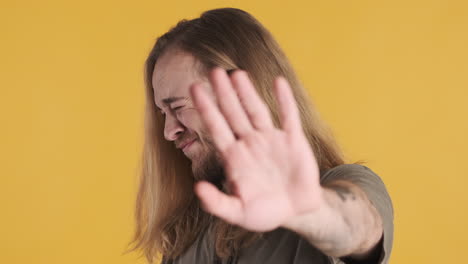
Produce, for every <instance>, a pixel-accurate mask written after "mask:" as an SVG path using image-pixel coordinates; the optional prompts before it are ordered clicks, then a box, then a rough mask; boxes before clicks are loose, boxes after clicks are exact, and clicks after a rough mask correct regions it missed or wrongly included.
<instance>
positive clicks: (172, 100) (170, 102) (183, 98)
mask: <svg viewBox="0 0 468 264" xmlns="http://www.w3.org/2000/svg"><path fill="white" fill-rule="evenodd" d="M179 100H187V97H174V96H171V97H168V98H164V99H162V102H163V103H164V104H165V105H170V104H172V103H174V102H176V101H179ZM156 107H157V108H158V109H159V110H161V108H159V107H158V106H157V105H156Z"/></svg>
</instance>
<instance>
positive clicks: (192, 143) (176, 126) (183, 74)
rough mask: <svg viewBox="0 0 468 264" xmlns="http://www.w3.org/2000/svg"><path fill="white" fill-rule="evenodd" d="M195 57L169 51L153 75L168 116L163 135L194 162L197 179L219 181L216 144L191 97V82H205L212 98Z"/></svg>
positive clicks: (159, 102) (158, 99) (157, 99)
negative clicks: (197, 66) (199, 71)
mask: <svg viewBox="0 0 468 264" xmlns="http://www.w3.org/2000/svg"><path fill="white" fill-rule="evenodd" d="M195 63H196V61H195V58H194V57H193V56H192V55H190V54H188V53H183V52H171V51H169V52H166V53H164V54H163V55H162V56H161V57H159V59H158V61H157V62H156V66H155V70H154V72H153V76H152V84H153V87H154V95H155V98H154V100H155V104H156V106H157V107H158V108H159V109H160V111H161V112H162V113H163V114H164V116H165V124H164V137H165V139H166V140H169V141H173V142H174V144H175V147H177V148H179V149H180V150H182V151H183V153H184V154H185V156H187V158H189V159H190V160H191V162H192V171H193V174H194V176H195V179H197V180H208V181H211V182H213V183H215V184H216V185H219V183H220V181H222V180H223V177H224V176H223V171H222V168H221V163H220V159H219V157H218V155H217V154H216V151H215V147H214V145H213V142H212V140H211V138H210V137H209V135H208V134H207V132H206V129H205V127H204V125H203V123H202V121H201V118H200V116H199V113H198V111H197V110H196V109H195V108H194V104H193V102H192V99H191V97H190V90H189V88H190V86H191V85H192V84H193V83H196V82H197V83H202V85H203V87H204V88H205V89H206V90H207V91H208V92H209V94H210V95H211V97H212V99H213V100H215V97H214V94H213V93H212V89H211V86H210V83H209V81H208V80H207V79H206V78H205V77H204V76H200V74H199V73H198V72H197V68H196V64H195Z"/></svg>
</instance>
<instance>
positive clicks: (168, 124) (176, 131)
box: [164, 113, 185, 141]
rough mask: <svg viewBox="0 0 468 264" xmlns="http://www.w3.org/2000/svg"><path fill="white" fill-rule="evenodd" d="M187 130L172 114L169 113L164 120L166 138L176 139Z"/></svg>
mask: <svg viewBox="0 0 468 264" xmlns="http://www.w3.org/2000/svg"><path fill="white" fill-rule="evenodd" d="M184 130H185V127H184V126H183V125H182V123H180V121H179V120H177V118H175V117H173V116H172V114H170V113H167V114H166V119H165V121H164V138H165V139H166V140H169V141H174V140H176V139H177V138H178V137H179V136H180V134H182V133H183V132H184Z"/></svg>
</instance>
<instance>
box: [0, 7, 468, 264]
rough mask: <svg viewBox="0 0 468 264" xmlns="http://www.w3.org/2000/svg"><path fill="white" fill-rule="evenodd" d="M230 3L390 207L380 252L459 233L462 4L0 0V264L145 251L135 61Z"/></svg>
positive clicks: (446, 257) (458, 237)
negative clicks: (261, 28)
mask: <svg viewBox="0 0 468 264" xmlns="http://www.w3.org/2000/svg"><path fill="white" fill-rule="evenodd" d="M225 6H233V7H239V8H243V9H245V10H246V11H248V12H250V13H252V14H253V15H254V16H255V17H257V18H258V19H259V20H260V21H261V22H262V23H263V24H264V25H265V26H266V27H267V28H269V29H270V30H271V32H272V33H273V35H274V36H275V37H276V38H277V40H278V41H279V42H280V44H281V45H282V47H283V48H284V49H285V51H286V53H287V55H288V56H289V58H290V59H291V61H292V63H293V65H294V66H295V68H296V70H297V72H298V74H299V76H300V78H301V80H302V81H303V82H304V83H305V84H306V86H307V88H308V90H309V92H310V94H311V96H312V98H313V100H314V101H315V103H316V104H317V106H318V108H319V110H320V112H321V114H322V115H323V117H324V119H325V120H326V121H328V123H329V125H330V126H331V127H332V129H333V131H334V133H335V135H336V136H337V138H338V141H339V143H340V144H341V145H342V146H343V148H344V149H345V151H346V153H347V155H348V156H349V157H350V160H351V161H354V160H358V159H365V160H368V161H369V163H368V166H369V167H370V168H372V169H373V170H374V171H375V172H377V173H378V174H379V175H380V176H381V177H382V178H383V180H384V182H385V183H386V185H387V188H388V190H389V192H390V194H391V197H392V199H393V203H394V207H395V241H394V250H393V254H392V258H391V263H411V264H413V263H462V262H464V260H463V258H464V252H465V250H466V246H467V245H468V239H467V236H468V229H467V227H466V224H467V223H468V221H467V220H468V210H467V209H468V205H467V203H468V198H467V195H466V193H467V190H466V185H467V184H468V179H467V176H468V173H467V162H466V158H467V155H466V150H467V149H468V140H467V139H466V136H467V135H468V122H467V116H468V107H467V99H468V93H467V88H468V78H467V75H468V52H467V50H468V48H467V47H468V4H467V2H466V1H462V0H460V1H447V0H445V1H444V0H439V1H428V0H426V1H402V0H400V1H337V0H334V1H295V2H294V1H290V2H287V1H177V0H175V1H115V0H114V1H109V0H107V1H91V0H86V1H51V0H41V1H33V0H29V1H5V0H2V2H1V6H0V34H1V41H0V74H1V78H0V89H1V93H0V122H1V123H0V124H1V130H0V133H1V135H0V149H1V152H0V153H1V156H0V158H1V166H0V176H1V184H0V202H1V208H0V210H1V211H0V212H1V219H0V263H9V264H13V263H44V264H46V263H47V264H55V263H67V264H73V263H80V264H83V263H113V264H117V263H144V262H143V260H141V259H140V260H137V255H136V254H128V255H121V252H122V251H123V250H124V246H125V244H126V243H127V241H128V240H129V239H130V236H131V232H132V229H133V218H132V214H133V200H134V196H135V192H136V186H137V181H136V175H137V173H138V170H137V168H138V164H137V162H138V159H139V154H140V149H141V140H142V125H143V123H142V117H143V63H144V60H145V58H146V56H147V54H148V52H149V50H150V48H151V47H152V45H153V44H154V40H155V38H156V37H157V36H159V35H160V34H162V33H163V32H165V31H166V30H168V29H169V27H170V26H172V25H174V24H175V23H176V22H177V21H178V20H179V19H182V18H192V17H195V16H198V15H199V14H200V13H201V12H202V11H204V10H206V9H211V8H215V7H225Z"/></svg>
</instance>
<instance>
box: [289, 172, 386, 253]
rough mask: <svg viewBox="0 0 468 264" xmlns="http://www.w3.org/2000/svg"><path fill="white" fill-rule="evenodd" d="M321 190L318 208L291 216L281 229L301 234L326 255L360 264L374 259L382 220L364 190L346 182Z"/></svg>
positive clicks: (334, 183) (379, 239) (330, 185)
mask: <svg viewBox="0 0 468 264" xmlns="http://www.w3.org/2000/svg"><path fill="white" fill-rule="evenodd" d="M322 187H323V192H322V193H323V201H324V202H323V203H322V205H321V207H320V208H319V209H318V210H316V211H314V212H312V213H304V214H301V215H298V216H296V217H294V218H293V219H291V220H290V221H288V222H287V223H286V224H285V225H284V227H286V228H288V229H290V230H292V231H294V232H296V233H298V234H299V235H302V236H303V237H305V238H306V239H307V240H308V241H309V242H310V243H311V244H312V245H314V246H315V247H316V248H318V249H319V250H321V251H322V252H324V253H325V254H326V255H329V256H333V257H345V256H346V257H347V258H349V259H354V260H362V261H364V260H368V259H374V258H377V257H378V253H379V249H380V247H379V245H380V244H379V242H380V241H381V239H382V235H383V227H382V219H381V217H380V215H379V213H378V211H377V210H376V209H375V207H374V206H373V205H372V204H371V202H370V201H369V200H368V199H367V197H366V194H365V193H364V191H362V190H361V189H360V188H359V187H358V186H357V185H355V184H353V183H351V182H349V181H345V180H335V181H333V182H330V183H328V184H327V185H326V186H322Z"/></svg>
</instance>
